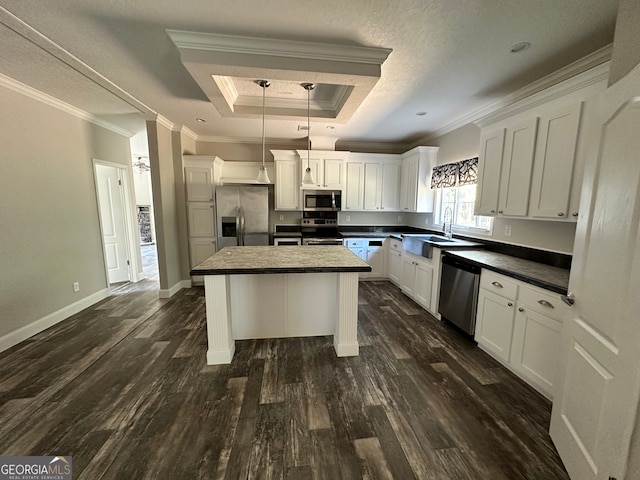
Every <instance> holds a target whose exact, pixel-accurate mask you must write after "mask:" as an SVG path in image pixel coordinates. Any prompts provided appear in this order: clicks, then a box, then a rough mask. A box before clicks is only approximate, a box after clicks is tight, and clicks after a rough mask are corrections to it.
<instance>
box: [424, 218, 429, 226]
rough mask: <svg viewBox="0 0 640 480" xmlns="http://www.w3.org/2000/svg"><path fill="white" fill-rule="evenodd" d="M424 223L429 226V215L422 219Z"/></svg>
mask: <svg viewBox="0 0 640 480" xmlns="http://www.w3.org/2000/svg"><path fill="white" fill-rule="evenodd" d="M424 224H425V225H426V226H429V217H427V218H425V219H424Z"/></svg>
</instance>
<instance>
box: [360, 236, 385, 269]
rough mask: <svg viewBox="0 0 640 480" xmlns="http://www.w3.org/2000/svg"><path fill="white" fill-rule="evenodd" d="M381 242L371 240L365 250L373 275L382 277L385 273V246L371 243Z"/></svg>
mask: <svg viewBox="0 0 640 480" xmlns="http://www.w3.org/2000/svg"><path fill="white" fill-rule="evenodd" d="M377 242H380V243H381V244H382V241H380V240H372V241H369V245H368V246H367V249H366V251H365V260H364V261H365V262H367V263H368V264H369V265H371V272H370V274H369V276H371V277H382V276H383V275H384V248H382V245H371V244H372V243H377Z"/></svg>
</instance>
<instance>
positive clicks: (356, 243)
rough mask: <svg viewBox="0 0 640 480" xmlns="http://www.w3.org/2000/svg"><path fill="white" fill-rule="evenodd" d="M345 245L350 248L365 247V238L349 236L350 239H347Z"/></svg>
mask: <svg viewBox="0 0 640 480" xmlns="http://www.w3.org/2000/svg"><path fill="white" fill-rule="evenodd" d="M345 245H346V246H347V247H349V248H351V247H355V248H362V247H364V240H363V239H362V238H349V239H348V240H346V244H345Z"/></svg>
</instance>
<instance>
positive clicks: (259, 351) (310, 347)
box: [0, 280, 568, 480]
mask: <svg viewBox="0 0 640 480" xmlns="http://www.w3.org/2000/svg"><path fill="white" fill-rule="evenodd" d="M157 288H158V286H157V283H156V282H154V281H152V280H151V281H144V282H140V283H139V284H137V285H126V286H123V287H119V288H118V289H117V291H115V292H114V295H113V296H111V297H110V298H108V299H106V300H104V301H102V302H101V303H99V304H97V305H95V306H93V307H91V308H89V309H87V310H85V311H83V312H81V313H80V314H78V315H75V316H73V317H72V318H70V319H68V320H66V321H64V322H62V323H60V324H58V325H57V326H55V327H53V328H51V329H49V330H47V331H45V332H43V333H42V334H40V335H37V336H36V337H33V338H31V339H29V340H27V341H25V342H23V343H22V344H20V345H17V346H16V347H14V348H12V349H11V350H9V351H6V352H4V353H2V354H0V454H1V455H73V469H74V478H76V479H89V480H97V479H157V478H163V479H227V478H229V479H236V478H242V479H245V478H250V479H263V478H264V479H331V480H334V479H349V480H350V479H361V478H362V479H403V480H404V479H412V478H417V479H436V480H447V479H451V480H461V479H474V480H477V479H492V480H500V479H505V480H507V479H508V480H514V479H529V480H543V479H544V480H554V479H567V478H568V476H567V474H566V472H565V470H564V469H563V467H562V465H561V463H560V461H559V458H558V456H557V454H556V452H555V449H554V447H553V446H552V444H551V441H550V439H549V436H548V434H547V429H548V423H549V417H550V404H549V402H548V401H546V400H545V399H544V398H542V397H541V396H540V395H539V394H537V393H536V392H535V391H533V390H532V389H531V388H529V387H528V386H527V385H525V384H524V383H523V382H521V381H520V380H519V379H517V378H516V377H515V376H513V375H512V374H511V373H510V372H508V371H507V370H506V369H504V368H503V367H501V366H500V365H499V364H498V363H496V362H495V361H493V360H492V359H491V358H490V357H488V356H487V355H486V354H485V353H483V352H482V351H480V350H479V349H478V348H477V347H476V346H475V345H474V344H473V343H472V342H471V341H469V340H468V339H467V338H465V337H463V336H462V335H461V334H459V333H458V332H457V331H456V330H454V329H453V327H451V326H450V325H448V324H446V323H441V322H439V321H437V320H436V319H434V318H433V317H431V316H430V315H428V314H427V313H426V312H425V311H424V310H422V309H421V308H419V307H418V306H417V305H416V304H415V303H413V302H412V301H411V300H410V299H408V298H407V297H405V296H404V295H402V293H400V291H399V290H398V289H397V288H396V287H395V286H393V285H392V284H390V283H388V282H361V283H360V294H359V340H360V352H361V354H360V356H359V357H351V358H337V357H336V356H335V353H334V350H333V346H332V338H331V337H311V338H292V339H269V340H248V341H238V342H236V354H235V358H234V360H233V363H232V364H231V365H224V366H208V365H206V361H205V353H206V322H205V309H204V297H203V295H204V292H203V289H202V288H193V289H188V290H182V291H180V292H179V293H178V294H177V295H175V296H174V297H172V298H171V299H165V300H160V299H158V295H157Z"/></svg>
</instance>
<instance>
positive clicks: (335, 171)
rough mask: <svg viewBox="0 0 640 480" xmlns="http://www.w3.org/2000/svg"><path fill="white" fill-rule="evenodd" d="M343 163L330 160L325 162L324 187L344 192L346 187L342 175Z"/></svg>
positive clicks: (337, 160)
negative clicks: (343, 189) (343, 188)
mask: <svg viewBox="0 0 640 480" xmlns="http://www.w3.org/2000/svg"><path fill="white" fill-rule="evenodd" d="M343 163H344V162H343V161H342V160H340V159H333V158H328V159H325V160H324V168H323V170H324V172H323V177H322V186H323V187H325V188H335V189H337V190H342V187H343V185H344V179H343V173H342V170H343Z"/></svg>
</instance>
